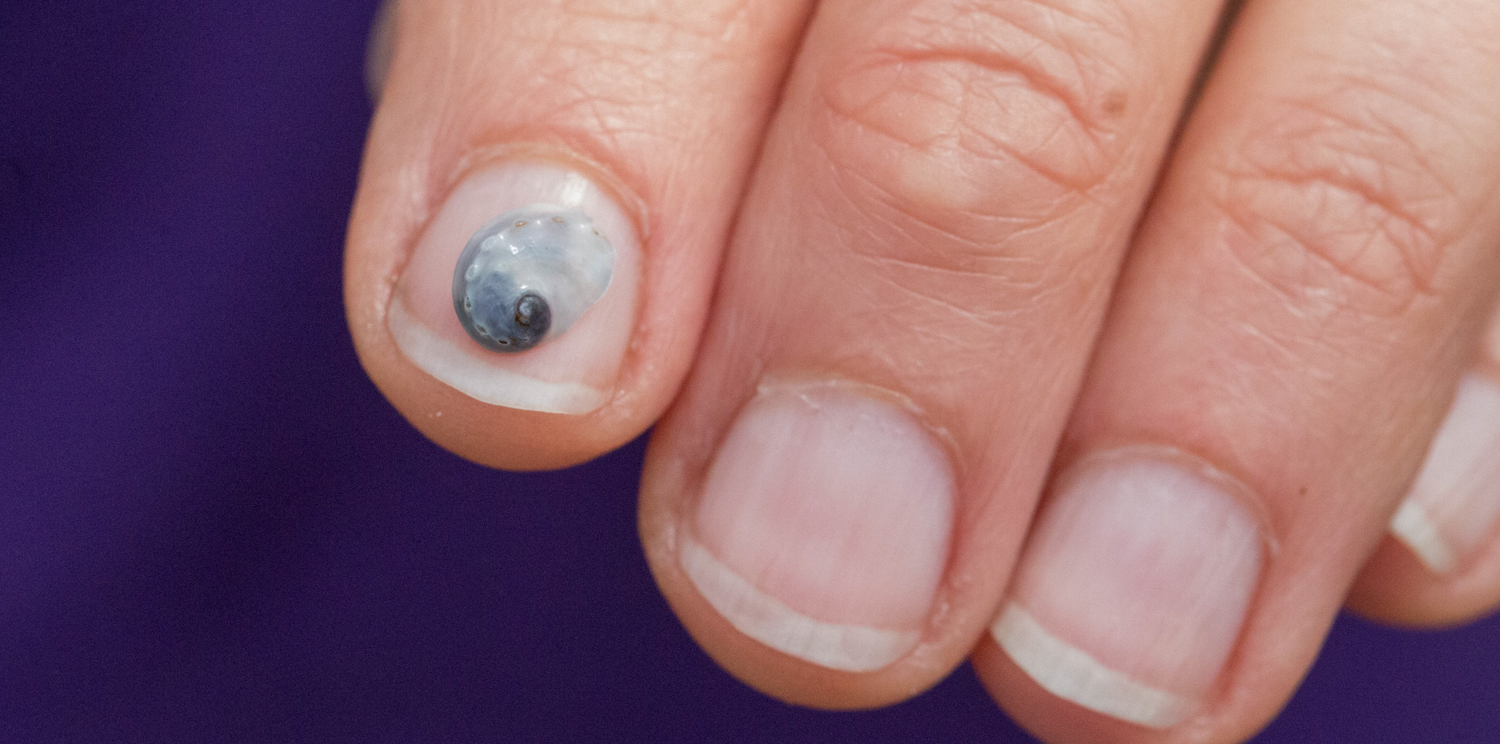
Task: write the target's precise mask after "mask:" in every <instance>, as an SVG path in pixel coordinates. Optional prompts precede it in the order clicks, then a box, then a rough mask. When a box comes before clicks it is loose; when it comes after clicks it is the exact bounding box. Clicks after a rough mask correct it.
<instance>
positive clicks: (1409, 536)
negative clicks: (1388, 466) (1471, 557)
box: [1391, 499, 1458, 574]
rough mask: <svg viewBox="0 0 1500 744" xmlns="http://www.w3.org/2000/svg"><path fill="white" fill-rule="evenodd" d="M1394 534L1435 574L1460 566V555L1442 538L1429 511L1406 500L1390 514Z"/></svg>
mask: <svg viewBox="0 0 1500 744" xmlns="http://www.w3.org/2000/svg"><path fill="white" fill-rule="evenodd" d="M1391 534H1393V535H1395V536H1396V539H1398V540H1400V541H1401V542H1403V543H1405V544H1406V547H1408V548H1410V549H1411V552H1413V553H1415V554H1416V556H1417V558H1418V559H1419V560H1421V561H1422V565H1425V566H1427V569H1428V570H1429V571H1432V572H1433V573H1440V574H1441V573H1448V572H1449V571H1452V570H1453V569H1454V568H1455V567H1456V566H1457V565H1458V556H1457V555H1455V554H1454V552H1453V549H1452V548H1450V547H1448V543H1447V542H1445V541H1444V540H1443V537H1442V535H1441V534H1440V533H1439V532H1438V528H1437V525H1436V524H1433V522H1432V520H1431V519H1429V518H1428V516H1427V512H1426V510H1424V509H1423V508H1422V507H1421V506H1419V505H1417V504H1416V503H1414V502H1412V500H1411V499H1407V500H1405V501H1403V502H1401V506H1400V507H1398V508H1397V509H1396V515H1395V516H1393V517H1391Z"/></svg>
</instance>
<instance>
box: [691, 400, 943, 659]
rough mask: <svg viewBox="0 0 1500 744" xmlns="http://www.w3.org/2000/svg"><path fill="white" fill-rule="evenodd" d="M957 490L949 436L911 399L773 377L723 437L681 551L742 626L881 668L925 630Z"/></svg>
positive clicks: (825, 655) (797, 649) (782, 643)
mask: <svg viewBox="0 0 1500 744" xmlns="http://www.w3.org/2000/svg"><path fill="white" fill-rule="evenodd" d="M954 498H955V485H954V476H953V471H952V468H951V465H950V462H949V459H948V455H947V452H946V450H945V449H944V448H943V447H942V446H940V445H939V444H938V441H937V440H936V439H935V438H934V437H933V435H932V433H931V432H930V431H928V430H927V428H925V427H924V426H923V425H922V424H921V423H920V422H919V421H918V419H917V418H916V417H915V416H914V415H913V414H912V413H911V412H910V411H908V410H905V409H903V408H902V407H901V406H899V405H894V404H893V403H891V402H889V401H887V400H882V399H879V398H877V397H872V396H869V395H865V394H863V393H861V392H858V389H857V388H856V389H851V388H850V387H847V386H837V385H810V386H798V387H791V388H772V389H767V390H764V391H762V393H761V394H760V395H758V396H757V397H756V398H755V399H753V400H752V401H750V402H749V403H748V404H747V405H746V406H745V408H744V409H743V410H742V411H741V412H740V414H739V416H738V418H737V419H736V420H735V422H734V424H733V425H732V427H731V428H730V430H729V432H728V434H727V435H726V436H725V438H724V441H723V443H722V444H721V445H720V447H719V450H718V452H717V453H716V455H715V458H714V461H713V463H712V465H711V466H710V468H709V470H708V474H707V476H706V478H705V479H704V484H703V489H702V494H701V496H700V499H699V501H698V504H697V507H696V510H695V511H694V512H693V513H692V514H691V515H690V517H689V518H688V520H687V524H686V525H685V527H686V529H684V530H682V535H681V539H680V540H679V549H678V560H679V562H680V563H681V565H682V567H683V569H684V571H685V573H686V574H687V576H688V578H689V579H691V580H692V582H693V584H694V585H695V586H696V587H697V589H698V591H699V593H700V594H702V596H703V597H704V599H706V600H707V601H708V603H709V604H710V605H712V606H713V607H714V609H715V610H717V611H718V612H719V614H720V615H721V616H723V617H724V618H725V619H726V620H728V621H729V623H730V624H731V625H733V626H734V627H735V628H736V629H737V630H739V631H740V632H742V633H744V634H745V635H747V636H749V637H751V638H754V639H755V640H757V641H759V642H761V643H763V644H765V645H767V646H769V647H771V648H773V649H775V650H777V651H780V652H782V653H785V654H788V655H791V656H795V657H797V658H800V659H802V660H804V661H808V662H811V663H813V664H817V665H820V666H823V667H828V668H831V669H838V670H843V671H851V672H866V671H872V670H876V669H880V668H882V667H885V666H887V665H889V664H890V663H892V662H894V661H896V660H897V659H899V658H900V657H901V656H903V655H904V654H906V653H907V652H908V651H910V650H911V649H912V648H913V647H914V646H915V645H916V644H917V643H918V641H919V640H920V638H921V635H922V630H923V628H924V627H925V624H926V621H927V616H928V614H929V613H930V611H931V608H932V605H933V602H934V598H935V596H936V594H937V591H938V586H939V583H940V581H941V579H942V575H943V570H944V566H945V565H946V562H947V556H948V544H949V539H950V533H951V531H952V529H953V510H954V503H953V502H954Z"/></svg>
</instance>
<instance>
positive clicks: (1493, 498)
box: [1391, 373, 1500, 574]
mask: <svg viewBox="0 0 1500 744" xmlns="http://www.w3.org/2000/svg"><path fill="white" fill-rule="evenodd" d="M1497 519H1500V385H1497V384H1496V383H1495V382H1494V381H1492V380H1490V379H1488V378H1486V377H1484V376H1483V375H1480V374H1475V373H1470V374H1468V375H1466V376H1464V378H1463V380H1461V381H1460V382H1459V384H1458V395H1456V396H1455V397H1454V399H1453V407H1452V408H1451V409H1449V411H1448V418H1446V419H1444V421H1443V425H1442V426H1441V427H1439V428H1438V433H1437V436H1436V437H1435V438H1434V439H1433V440H1432V447H1431V448H1430V449H1428V451H1427V461H1426V462H1425V463H1423V465H1422V470H1421V472H1420V473H1418V474H1417V479H1416V481H1415V482H1414V483H1413V484H1412V487H1411V492H1410V493H1408V494H1407V495H1406V499H1405V500H1404V501H1402V502H1401V506H1400V507H1399V508H1398V509H1397V510H1396V515H1395V516H1394V517H1393V518H1392V519H1391V533H1392V534H1394V535H1395V536H1396V538H1397V539H1399V540H1400V541H1401V542H1403V543H1405V544H1406V546H1407V547H1409V548H1411V551H1412V552H1413V553H1415V554H1416V556H1417V558H1418V559H1420V560H1421V561H1422V563H1423V564H1424V565H1426V566H1427V568H1428V570H1430V571H1432V572H1433V573H1440V574H1441V573H1449V572H1452V571H1453V570H1455V569H1457V568H1458V567H1459V566H1460V565H1462V564H1463V562H1464V560H1465V559H1466V558H1468V557H1469V556H1471V555H1472V554H1473V553H1474V552H1475V551H1477V550H1478V549H1479V548H1481V547H1482V546H1483V545H1484V544H1485V542H1486V538H1488V537H1489V536H1490V534H1491V533H1493V532H1494V529H1495V522H1496V521H1497Z"/></svg>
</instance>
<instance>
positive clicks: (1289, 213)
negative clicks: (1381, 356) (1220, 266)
mask: <svg viewBox="0 0 1500 744" xmlns="http://www.w3.org/2000/svg"><path fill="white" fill-rule="evenodd" d="M1376 112H1383V113H1376ZM1267 113H1268V117H1267V120H1266V125H1265V126H1263V127H1258V128H1256V127H1252V128H1250V130H1249V131H1252V132H1254V133H1253V134H1251V135H1249V136H1248V137H1246V138H1245V139H1243V140H1242V141H1241V142H1240V143H1238V144H1237V145H1236V146H1235V147H1234V148H1233V149H1232V150H1231V151H1230V152H1229V153H1228V156H1227V157H1225V158H1224V159H1223V160H1222V161H1221V162H1223V165H1221V166H1217V167H1215V168H1214V169H1213V171H1214V176H1213V178H1212V183H1213V185H1212V187H1211V188H1210V189H1209V196H1210V198H1211V199H1212V200H1213V202H1214V204H1215V207H1216V208H1217V209H1219V210H1220V211H1221V212H1222V213H1223V214H1224V215H1226V216H1227V217H1228V218H1229V220H1230V223H1231V225H1232V226H1233V227H1234V228H1235V229H1234V235H1233V236H1231V238H1230V239H1229V240H1226V241H1225V245H1226V247H1227V248H1228V249H1229V250H1230V251H1231V252H1233V254H1234V257H1235V258H1236V259H1237V260H1238V261H1239V262H1240V263H1242V264H1243V265H1244V266H1246V267H1247V268H1249V270H1250V271H1252V272H1253V273H1254V274H1255V275H1257V276H1258V277H1259V278H1260V279H1261V280H1263V281H1264V282H1265V283H1266V284H1268V285H1269V286H1271V287H1274V288H1275V289H1276V290H1278V291H1279V292H1280V293H1282V294H1283V295H1285V296H1286V298H1287V299H1288V300H1289V301H1291V302H1292V303H1294V304H1296V305H1297V306H1298V307H1300V308H1302V309H1304V310H1319V309H1321V311H1323V312H1335V311H1341V310H1347V311H1354V312H1358V313H1360V314H1364V315H1376V316H1389V315H1394V314H1399V313H1401V312H1403V311H1405V310H1406V309H1407V308H1409V307H1410V306H1411V305H1412V304H1413V303H1414V302H1415V301H1416V300H1418V299H1419V298H1421V297H1423V296H1424V295H1429V294H1432V293H1434V291H1435V290H1434V285H1435V282H1436V278H1437V276H1438V274H1439V270H1440V267H1441V265H1442V264H1443V262H1444V260H1445V256H1446V254H1447V253H1448V252H1449V251H1448V249H1449V247H1450V246H1452V245H1453V243H1454V242H1455V241H1456V240H1457V238H1458V237H1459V234H1460V233H1461V231H1462V223H1463V217H1462V210H1461V209H1460V204H1459V201H1460V200H1459V198H1458V195H1457V193H1456V192H1455V190H1454V189H1453V188H1452V186H1451V185H1450V184H1449V183H1448V180H1447V179H1446V178H1445V176H1444V173H1443V172H1442V171H1443V169H1442V168H1441V167H1440V166H1438V165H1437V164H1436V163H1434V162H1433V160H1432V158H1431V157H1430V156H1429V155H1428V153H1426V152H1425V151H1424V150H1423V148H1422V146H1421V145H1420V144H1419V143H1420V141H1421V140H1420V137H1419V136H1417V135H1415V134H1414V132H1419V131H1423V130H1429V131H1430V127H1431V126H1438V125H1440V124H1439V123H1438V122H1435V121H1433V119H1432V117H1431V116H1430V115H1428V114H1426V113H1424V112H1421V111H1419V110H1417V109H1416V108H1415V107H1413V106H1411V105H1410V104H1408V103H1406V102H1404V101H1402V100H1400V99H1398V98H1397V97H1396V96H1394V95H1393V94H1392V93H1391V92H1390V91H1388V90H1384V89H1381V88H1377V87H1374V86H1348V87H1343V88H1341V89H1340V90H1339V91H1338V92H1336V93H1332V94H1329V95H1324V96H1318V97H1316V98H1312V99H1306V100H1294V101H1287V102H1284V103H1282V104H1279V105H1277V106H1274V107H1271V108H1270V110H1268V112H1267ZM1417 122H1421V123H1420V124H1418V123H1417Z"/></svg>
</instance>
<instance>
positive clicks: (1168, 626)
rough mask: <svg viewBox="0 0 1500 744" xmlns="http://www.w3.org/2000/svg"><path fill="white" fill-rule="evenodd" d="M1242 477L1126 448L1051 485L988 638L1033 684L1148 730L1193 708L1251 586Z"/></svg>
mask: <svg viewBox="0 0 1500 744" xmlns="http://www.w3.org/2000/svg"><path fill="white" fill-rule="evenodd" d="M1243 491H1244V489H1243V487H1242V486H1239V485H1237V484H1235V483H1234V482H1233V481H1232V480H1231V479H1229V478H1228V477H1227V476H1224V475H1222V474H1220V473H1218V472H1217V471H1214V470H1212V469H1211V468H1209V467H1207V466H1206V465H1203V464H1201V463H1199V462H1198V461H1196V460H1194V459H1193V458H1190V457H1188V456H1186V455H1183V454H1181V453H1178V452H1176V451H1175V450H1169V449H1166V448H1156V447H1130V448H1124V449H1120V450H1113V451H1106V452H1103V453H1099V454H1095V455H1092V456H1089V457H1085V458H1083V459H1082V460H1080V461H1079V462H1078V463H1076V464H1075V465H1073V466H1072V467H1071V468H1070V469H1069V470H1068V471H1067V472H1065V473H1063V474H1062V475H1061V476H1060V477H1059V478H1058V479H1057V481H1056V483H1055V485H1054V488H1053V493H1052V498H1051V499H1050V500H1049V501H1048V502H1047V503H1046V504H1045V506H1044V507H1043V509H1042V512H1041V514H1040V516H1039V517H1038V520H1037V522H1036V524H1035V525H1034V527H1033V530H1032V534H1031V537H1030V539H1029V541H1028V543H1027V546H1026V549H1025V551H1024V553H1023V555H1022V558H1021V563H1020V567H1019V569H1018V570H1017V574H1016V577H1015V579H1014V580H1013V585H1012V594H1011V596H1010V598H1009V600H1008V601H1007V603H1006V604H1005V605H1004V607H1003V608H1002V610H1001V613H1000V617H999V618H998V619H997V620H996V622H995V624H994V625H993V626H992V627H991V635H992V636H993V637H994V639H995V641H996V642H997V643H998V644H999V645H1000V647H1001V648H1002V649H1004V650H1005V652H1006V654H1007V655H1009V656H1010V658H1011V659H1012V660H1013V661H1014V662H1015V663H1016V665H1017V666H1018V667H1020V668H1021V670H1022V671H1024V672H1026V674H1027V675H1029V676H1030V677H1031V678H1032V679H1033V680H1035V681H1036V682H1037V684H1038V685H1040V686H1041V687H1042V688H1044V689H1046V690H1047V691H1049V692H1051V693H1052V694H1054V695H1057V696H1058V697H1061V698H1064V699H1066V700H1069V701H1071V702H1073V703H1076V704H1078V705H1080V706H1083V707H1085V708H1088V709H1090V710H1093V711H1096V712H1099V713H1103V714H1105V715H1109V716H1113V717H1115V718H1119V719H1121V720H1124V721H1129V722H1131V723H1135V724H1139V725H1142V726H1148V727H1153V728H1166V727H1169V726H1173V725H1175V724H1177V723H1180V722H1181V721H1182V720H1183V719H1185V718H1186V717H1187V716H1189V715H1190V714H1192V712H1193V711H1195V710H1196V709H1197V708H1198V706H1199V705H1200V703H1201V701H1202V698H1203V696H1204V695H1205V694H1206V692H1207V691H1208V689H1209V688H1210V687H1211V686H1212V685H1213V683H1214V681H1215V680H1216V679H1217V678H1218V675H1219V673H1220V671H1221V670H1222V668H1223V666H1224V662H1225V660H1226V659H1227V658H1228V656H1229V653H1230V651H1231V650H1232V649H1233V647H1234V645H1235V642H1236V640H1237V639H1238V637H1239V632H1240V627H1241V625H1243V623H1244V620H1245V615H1246V612H1247V609H1248V607H1249V604H1250V599H1251V596H1252V595H1253V593H1254V590H1255V587H1256V586H1257V584H1258V582H1259V577H1260V572H1261V564H1262V554H1263V551H1264V547H1263V540H1262V535H1261V529H1260V523H1259V521H1258V520H1257V519H1256V518H1255V516H1254V513H1253V512H1252V511H1251V510H1250V507H1249V505H1248V504H1247V502H1246V500H1245V497H1244V496H1243V495H1242V494H1243Z"/></svg>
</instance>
